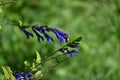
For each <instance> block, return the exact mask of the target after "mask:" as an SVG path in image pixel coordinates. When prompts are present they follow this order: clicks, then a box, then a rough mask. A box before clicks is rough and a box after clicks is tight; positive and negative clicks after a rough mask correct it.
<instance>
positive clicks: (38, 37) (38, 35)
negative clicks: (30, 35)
mask: <svg viewBox="0 0 120 80" xmlns="http://www.w3.org/2000/svg"><path fill="white" fill-rule="evenodd" d="M34 32H35V34H36V36H37V39H38V42H40V39H42V41H44V38H43V36H41V35H40V34H39V33H37V31H35V30H34Z"/></svg>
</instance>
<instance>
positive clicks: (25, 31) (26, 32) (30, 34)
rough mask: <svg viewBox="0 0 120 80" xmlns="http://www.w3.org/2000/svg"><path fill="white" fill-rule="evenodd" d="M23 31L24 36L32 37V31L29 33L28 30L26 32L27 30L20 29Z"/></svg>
mask: <svg viewBox="0 0 120 80" xmlns="http://www.w3.org/2000/svg"><path fill="white" fill-rule="evenodd" d="M22 31H23V32H24V34H25V35H26V37H27V38H28V39H29V37H30V36H31V37H33V34H32V33H30V32H28V31H27V30H25V29H24V30H22Z"/></svg>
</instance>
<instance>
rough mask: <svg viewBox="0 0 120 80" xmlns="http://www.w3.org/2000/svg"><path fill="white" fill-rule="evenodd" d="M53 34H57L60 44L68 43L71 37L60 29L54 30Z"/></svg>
mask: <svg viewBox="0 0 120 80" xmlns="http://www.w3.org/2000/svg"><path fill="white" fill-rule="evenodd" d="M52 32H54V33H55V35H56V37H57V38H58V41H59V42H68V41H69V35H68V34H67V33H64V32H62V31H60V30H58V29H54V30H52Z"/></svg>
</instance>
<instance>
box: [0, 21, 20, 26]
mask: <svg viewBox="0 0 120 80" xmlns="http://www.w3.org/2000/svg"><path fill="white" fill-rule="evenodd" d="M0 22H2V23H6V24H10V25H15V26H17V25H18V24H17V23H13V22H9V21H7V20H0Z"/></svg>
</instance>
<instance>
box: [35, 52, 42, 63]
mask: <svg viewBox="0 0 120 80" xmlns="http://www.w3.org/2000/svg"><path fill="white" fill-rule="evenodd" d="M39 63H41V56H40V54H39V52H38V51H36V64H39Z"/></svg>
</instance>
